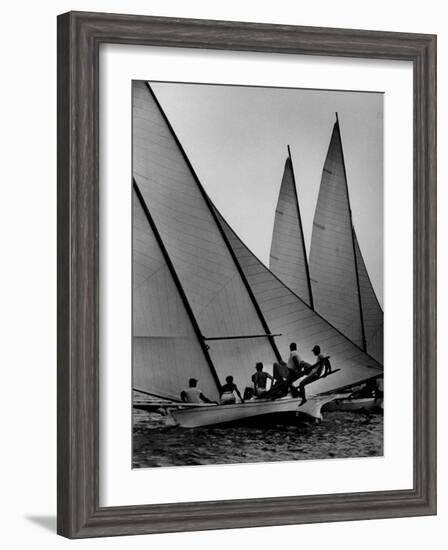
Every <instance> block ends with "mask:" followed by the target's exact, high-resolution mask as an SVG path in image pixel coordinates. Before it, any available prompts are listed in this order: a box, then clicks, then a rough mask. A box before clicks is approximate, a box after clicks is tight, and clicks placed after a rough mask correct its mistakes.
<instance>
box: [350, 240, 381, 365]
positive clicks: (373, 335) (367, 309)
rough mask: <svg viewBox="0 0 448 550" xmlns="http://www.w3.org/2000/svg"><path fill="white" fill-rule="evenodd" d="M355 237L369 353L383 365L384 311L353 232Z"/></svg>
mask: <svg viewBox="0 0 448 550" xmlns="http://www.w3.org/2000/svg"><path fill="white" fill-rule="evenodd" d="M353 237H354V239H355V253H356V265H357V267H358V273H359V289H360V292H361V305H362V318H363V323H364V330H365V334H366V344H367V352H368V353H369V354H370V355H371V356H372V357H374V358H375V359H376V360H377V361H379V362H380V363H383V317H384V315H383V310H382V309H381V306H380V304H379V302H378V299H377V297H376V294H375V291H374V290H373V287H372V283H371V282H370V277H369V274H368V272H367V268H366V265H365V263H364V258H363V257H362V254H361V249H360V247H359V244H358V239H357V238H356V233H355V232H353Z"/></svg>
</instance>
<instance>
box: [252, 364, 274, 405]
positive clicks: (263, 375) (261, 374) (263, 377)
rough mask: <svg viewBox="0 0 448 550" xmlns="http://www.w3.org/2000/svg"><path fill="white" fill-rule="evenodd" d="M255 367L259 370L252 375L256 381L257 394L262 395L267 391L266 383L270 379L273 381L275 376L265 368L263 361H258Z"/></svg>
mask: <svg viewBox="0 0 448 550" xmlns="http://www.w3.org/2000/svg"><path fill="white" fill-rule="evenodd" d="M255 368H256V371H257V372H256V373H255V374H253V375H252V382H253V383H254V390H255V395H256V396H257V397H261V396H262V395H264V394H265V393H266V391H267V387H266V385H267V381H268V379H269V380H271V383H272V380H273V377H272V376H271V375H270V374H269V373H268V372H265V371H264V370H263V363H257V364H256V365H255Z"/></svg>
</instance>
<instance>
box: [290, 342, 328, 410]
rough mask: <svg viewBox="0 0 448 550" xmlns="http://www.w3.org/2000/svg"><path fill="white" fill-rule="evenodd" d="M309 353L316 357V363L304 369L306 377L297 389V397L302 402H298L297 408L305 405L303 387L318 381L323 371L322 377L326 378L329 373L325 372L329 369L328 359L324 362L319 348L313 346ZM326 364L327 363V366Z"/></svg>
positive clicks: (324, 358)
mask: <svg viewBox="0 0 448 550" xmlns="http://www.w3.org/2000/svg"><path fill="white" fill-rule="evenodd" d="M311 351H312V352H313V354H314V355H315V356H316V357H317V361H316V363H314V365H311V366H309V367H308V368H307V369H306V371H307V376H305V377H304V378H303V379H302V380H301V381H300V384H299V386H298V388H297V389H298V390H299V395H300V396H301V397H302V401H301V402H300V405H299V407H300V406H301V405H303V404H304V403H306V394H305V386H307V385H308V384H311V382H314V381H315V380H318V379H319V378H320V377H321V376H322V372H323V371H324V370H325V374H324V376H326V375H327V374H329V372H327V370H328V368H330V369H331V367H330V363H329V361H328V359H327V361H325V360H326V357H325V356H324V355H323V354H322V353H321V350H320V346H314V348H313V349H312V350H311ZM326 363H328V366H327V364H326Z"/></svg>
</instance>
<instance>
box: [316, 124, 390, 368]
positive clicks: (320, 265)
mask: <svg viewBox="0 0 448 550" xmlns="http://www.w3.org/2000/svg"><path fill="white" fill-rule="evenodd" d="M310 273H311V285H312V291H313V298H314V306H315V309H316V311H318V312H319V313H320V314H322V315H323V316H324V317H325V318H326V319H328V321H329V322H330V323H332V324H333V325H334V326H335V327H336V328H337V329H338V330H340V331H341V332H342V333H343V334H345V335H346V336H347V337H348V338H350V340H352V341H353V342H354V343H356V344H357V345H358V346H360V347H361V348H362V349H364V350H365V351H367V352H369V353H370V354H372V355H373V356H374V357H375V358H376V359H377V360H379V361H382V330H383V327H382V325H383V312H382V311H381V308H380V307H379V304H378V301H377V299H376V296H375V293H374V290H373V288H372V285H371V283H370V279H369V277H368V274H367V270H366V267H365V264H364V261H363V259H362V255H361V251H360V248H359V245H358V243H357V239H356V235H355V231H354V228H353V222H352V215H351V209H350V198H349V194H348V187H347V177H346V172H345V164H344V156H343V150H342V142H341V133H340V128H339V122H338V120H336V123H335V125H334V128H333V133H332V136H331V141H330V145H329V148H328V153H327V157H326V160H325V164H324V168H323V172H322V180H321V185H320V190H319V197H318V201H317V206H316V212H315V216H314V222H313V232H312V238H311V250H310Z"/></svg>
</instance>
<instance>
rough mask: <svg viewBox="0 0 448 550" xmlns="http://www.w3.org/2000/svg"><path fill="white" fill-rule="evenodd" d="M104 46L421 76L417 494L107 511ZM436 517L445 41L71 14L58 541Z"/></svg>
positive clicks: (61, 241)
mask: <svg viewBox="0 0 448 550" xmlns="http://www.w3.org/2000/svg"><path fill="white" fill-rule="evenodd" d="M102 43H115V44H138V45H154V46H170V47H189V48H209V49H219V50H237V51H258V52H279V53H289V54H310V55H326V56H349V57H357V58H366V59H372V58H376V59H395V60H407V61H411V62H412V63H413V70H414V486H413V488H412V489H410V490H396V491H381V492H370V493H352V494H332V495H313V496H293V497H279V498H263V499H247V500H232V501H214V502H194V503H181V504H163V505H145V506H119V507H100V506H99V498H98V495H99V486H98V478H99V459H98V441H99V437H98V433H99V422H98V418H99V411H98V395H99V391H98V390H99V388H98V365H99V362H98V324H99V308H98V290H99V288H98V285H99V277H98V271H99V255H98V249H99V235H98V226H99V221H98V205H99V200H98V199H99V197H98V194H99V184H98V181H99V180H98V165H99V156H98V135H99V125H98V112H99V110H98V86H99V70H98V69H99V47H100V44H102ZM435 513H436V37H435V36H432V35H422V34H404V33H390V32H372V31H359V30H344V29H328V28H310V27H294V26H286V25H265V24H254V23H240V22H226V21H204V20H193V19H169V18H162V17H144V16H135V15H115V14H101V13H98V14H96V13H82V12H70V13H66V14H63V15H61V16H59V18H58V533H60V534H61V535H64V536H66V537H70V538H80V537H94V536H107V535H129V534H139V533H162V532H170V531H193V530H201V529H224V528H236V527H255V526H262V525H282V524H294V523H305V522H308V523H310V522H322V521H341V520H355V519H369V518H388V517H399V516H418V515H429V514H435Z"/></svg>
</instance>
